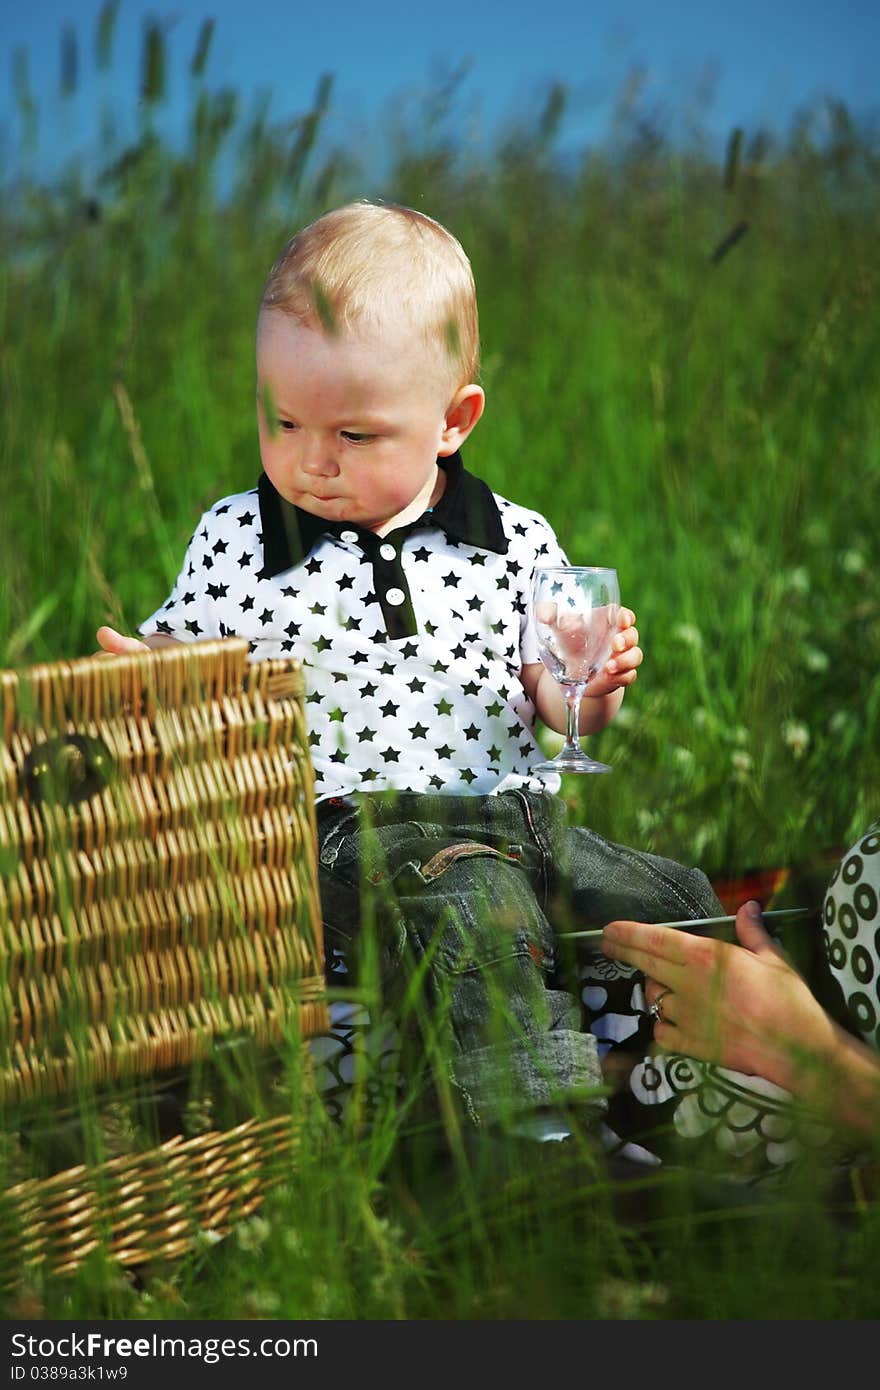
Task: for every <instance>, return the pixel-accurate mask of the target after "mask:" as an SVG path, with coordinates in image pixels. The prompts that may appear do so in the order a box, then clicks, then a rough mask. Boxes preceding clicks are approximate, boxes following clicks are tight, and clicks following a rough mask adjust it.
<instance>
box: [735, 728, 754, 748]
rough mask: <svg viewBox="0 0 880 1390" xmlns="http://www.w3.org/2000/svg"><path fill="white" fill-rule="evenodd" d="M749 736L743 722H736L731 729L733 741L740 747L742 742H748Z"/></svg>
mask: <svg viewBox="0 0 880 1390" xmlns="http://www.w3.org/2000/svg"><path fill="white" fill-rule="evenodd" d="M749 738H750V734H749V731H748V729H747V728H746V726H745V724H737V726H736V728H735V729H734V731H733V741H734V743H738V744H739V745H740V747H742V745H743V744H744V743H748V741H749Z"/></svg>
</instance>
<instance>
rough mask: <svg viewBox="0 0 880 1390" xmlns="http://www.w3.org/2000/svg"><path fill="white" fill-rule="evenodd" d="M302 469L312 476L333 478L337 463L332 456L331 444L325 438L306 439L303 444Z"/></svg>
mask: <svg viewBox="0 0 880 1390" xmlns="http://www.w3.org/2000/svg"><path fill="white" fill-rule="evenodd" d="M302 469H303V472H304V473H308V474H310V475H311V476H312V477H314V478H335V477H336V474H337V473H338V472H339V465H338V464H337V462H336V460H335V458H334V457H333V446H332V444H329V443H328V442H327V441H326V440H325V439H314V440H307V441H305V443H304V445H303V451H302Z"/></svg>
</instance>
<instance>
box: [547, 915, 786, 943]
mask: <svg viewBox="0 0 880 1390" xmlns="http://www.w3.org/2000/svg"><path fill="white" fill-rule="evenodd" d="M761 916H762V917H763V918H765V919H766V918H768V917H808V916H812V912H811V909H810V908H808V907H774V908H772V909H771V910H770V912H762V913H761ZM735 921H736V914H734V915H733V916H732V917H691V918H689V919H688V920H687V921H683V922H648V923H646V924H645V925H646V926H651V927H679V928H681V929H682V930H685V931H686V930H687V928H688V927H721V926H726V925H727V924H729V923H731V922H735ZM604 930H605V928H604V927H596V928H591V929H590V931H561V932H559V933H558V935H559V936H565V937H568V938H571V937H575V936H577V937H590V936H592V937H598V936H601V935H602V933H603V931H604Z"/></svg>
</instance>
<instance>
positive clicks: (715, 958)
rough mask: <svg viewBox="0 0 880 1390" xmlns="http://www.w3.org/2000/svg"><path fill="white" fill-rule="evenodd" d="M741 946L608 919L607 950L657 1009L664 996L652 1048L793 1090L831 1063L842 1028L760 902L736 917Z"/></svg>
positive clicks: (747, 906)
mask: <svg viewBox="0 0 880 1390" xmlns="http://www.w3.org/2000/svg"><path fill="white" fill-rule="evenodd" d="M736 933H737V937H738V939H739V943H740V944H739V945H731V944H729V943H727V942H723V941H714V940H712V939H711V938H709V937H701V936H694V935H692V934H690V933H688V932H685V931H677V930H676V929H675V928H672V927H658V926H653V925H651V924H649V923H645V922H610V923H609V924H608V926H607V927H606V928H605V931H604V934H603V937H602V950H603V952H604V953H605V954H606V955H607V956H610V957H611V959H612V960H623V961H626V962H627V963H628V964H629V965H634V966H636V967H637V968H638V969H639V970H642V971H643V972H644V974H645V976H646V996H647V998H648V1002H649V1004H651V1003H653V1002H654V1001H655V1000H656V998H657V996H658V995H659V994H661V993H662V994H663V999H662V1003H661V1006H660V1007H661V1014H660V1017H659V1018H658V1019H657V1021H656V1023H655V1025H654V1041H655V1043H656V1044H657V1046H658V1047H659V1048H660V1049H661V1050H663V1051H666V1052H679V1053H683V1054H685V1055H688V1056H691V1057H698V1058H701V1059H703V1060H704V1061H711V1062H718V1063H720V1064H721V1065H723V1066H726V1067H732V1068H733V1069H734V1070H736V1071H742V1072H746V1073H747V1074H749V1075H752V1076H763V1077H765V1078H766V1079H767V1080H769V1081H773V1082H775V1083H776V1084H777V1085H779V1086H784V1087H785V1088H786V1089H788V1090H791V1091H795V1092H799V1091H801V1090H802V1089H803V1072H804V1066H805V1065H806V1063H807V1061H808V1060H809V1059H811V1060H812V1064H813V1068H814V1071H815V1064H816V1061H817V1060H819V1061H820V1062H821V1061H823V1060H827V1059H830V1058H832V1056H833V1054H834V1051H835V1047H836V1045H837V1038H836V1034H837V1030H836V1029H835V1026H834V1024H833V1022H832V1021H831V1019H830V1018H829V1017H828V1015H827V1014H826V1013H825V1011H824V1009H823V1008H822V1006H821V1005H820V1004H819V1003H818V1001H817V1000H816V999H815V998H814V996H813V995H812V993H811V992H810V990H809V988H808V986H807V984H806V983H805V982H804V980H803V979H802V978H801V976H800V975H799V974H798V973H797V971H796V970H794V969H793V968H792V966H791V965H789V964H788V962H787V961H786V960H785V959H784V958H783V956H782V955H781V953H780V951H779V949H778V948H777V946H776V945H775V944H774V943H773V941H772V940H771V938H770V937H769V936H768V934H767V932H766V931H765V930H764V926H763V922H762V920H761V911H760V908H759V906H758V904H757V903H751V902H750V903H744V904H743V906H742V907H741V908H740V909H739V912H738V913H737V916H736Z"/></svg>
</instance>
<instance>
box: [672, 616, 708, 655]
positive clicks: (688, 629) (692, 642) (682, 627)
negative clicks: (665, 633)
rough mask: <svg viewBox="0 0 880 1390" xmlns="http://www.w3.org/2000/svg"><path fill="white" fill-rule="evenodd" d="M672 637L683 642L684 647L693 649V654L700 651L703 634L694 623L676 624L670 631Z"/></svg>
mask: <svg viewBox="0 0 880 1390" xmlns="http://www.w3.org/2000/svg"><path fill="white" fill-rule="evenodd" d="M672 635H673V637H677V638H678V640H679V642H683V643H684V644H685V646H686V647H693V649H694V651H695V652H698V651H700V650H701V649H702V646H703V634H702V632H701V631H700V629H699V628H698V627H697V626H696V624H695V623H676V625H675V627H674V628H673V629H672Z"/></svg>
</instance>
